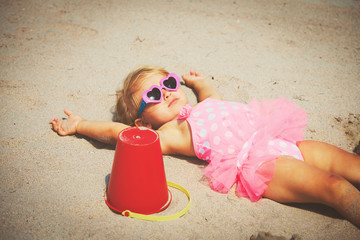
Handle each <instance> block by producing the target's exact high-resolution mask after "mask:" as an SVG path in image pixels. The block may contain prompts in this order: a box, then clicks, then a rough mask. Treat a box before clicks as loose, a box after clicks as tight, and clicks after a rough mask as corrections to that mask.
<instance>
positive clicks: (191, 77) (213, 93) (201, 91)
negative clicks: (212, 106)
mask: <svg viewBox="0 0 360 240" xmlns="http://www.w3.org/2000/svg"><path fill="white" fill-rule="evenodd" d="M182 78H183V79H184V81H185V84H186V86H188V87H191V88H193V89H194V90H195V91H196V92H197V94H198V100H199V102H201V101H203V100H205V99H206V98H209V97H210V98H214V99H219V100H222V97H221V95H220V93H219V92H218V91H217V90H216V89H215V87H214V86H212V85H211V84H210V83H209V82H208V81H206V79H205V77H203V76H202V75H200V74H199V73H197V72H195V71H190V74H185V75H183V76H182Z"/></svg>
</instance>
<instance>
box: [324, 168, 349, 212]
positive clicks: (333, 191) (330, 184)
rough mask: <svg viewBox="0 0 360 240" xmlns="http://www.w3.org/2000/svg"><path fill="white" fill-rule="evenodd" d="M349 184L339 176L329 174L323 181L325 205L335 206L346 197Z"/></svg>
mask: <svg viewBox="0 0 360 240" xmlns="http://www.w3.org/2000/svg"><path fill="white" fill-rule="evenodd" d="M348 185H349V182H348V181H347V180H346V179H344V178H343V177H341V176H340V175H337V174H333V173H329V174H327V175H326V177H325V178H324V179H323V186H324V189H323V190H324V192H323V197H324V199H323V200H324V201H325V203H326V204H327V205H332V206H334V205H337V204H339V203H340V202H341V201H342V199H343V198H344V197H346V189H347V187H348Z"/></svg>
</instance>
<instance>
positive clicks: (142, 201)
mask: <svg viewBox="0 0 360 240" xmlns="http://www.w3.org/2000/svg"><path fill="white" fill-rule="evenodd" d="M106 198H107V200H106V204H107V205H108V206H109V207H110V208H111V209H112V210H114V211H116V212H120V213H121V212H123V211H125V210H129V211H132V212H135V213H141V214H152V213H156V212H160V211H162V210H164V209H165V208H166V207H168V206H169V204H170V202H171V198H172V197H171V193H170V191H169V190H168V187H167V183H166V177H165V169H164V162H163V157H162V153H161V147H160V141H159V135H158V133H157V132H155V131H154V130H152V129H148V128H137V127H132V128H127V129H124V130H123V131H121V132H120V133H119V137H118V141H117V144H116V150H115V156H114V162H113V166H112V170H111V175H110V180H109V185H108V188H107V192H106Z"/></svg>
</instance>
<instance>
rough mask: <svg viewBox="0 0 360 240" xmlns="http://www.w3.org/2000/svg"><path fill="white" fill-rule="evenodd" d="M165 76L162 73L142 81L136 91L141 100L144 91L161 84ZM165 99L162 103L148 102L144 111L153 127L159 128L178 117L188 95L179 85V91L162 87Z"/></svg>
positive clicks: (144, 116) (143, 114) (144, 117)
mask: <svg viewBox="0 0 360 240" xmlns="http://www.w3.org/2000/svg"><path fill="white" fill-rule="evenodd" d="M162 78H164V76H163V75H161V74H155V75H152V76H150V77H148V78H146V79H142V80H141V82H140V88H139V90H138V91H137V92H135V95H136V97H137V98H138V100H139V102H141V101H142V93H143V92H144V91H146V90H149V88H150V87H151V86H152V85H158V86H159V85H160V80H161V79H162ZM162 92H163V100H162V101H161V102H160V103H147V104H146V107H145V109H144V111H143V113H142V115H141V116H142V117H143V119H144V120H145V121H146V122H148V123H150V124H151V125H152V128H154V129H158V128H159V127H161V126H162V125H163V124H165V123H167V122H169V121H172V120H174V119H176V118H177V117H178V115H179V113H180V110H181V109H182V107H184V106H185V105H186V104H187V103H188V100H187V96H186V94H185V92H184V91H183V90H182V88H181V86H179V88H178V90H177V91H167V90H165V89H162Z"/></svg>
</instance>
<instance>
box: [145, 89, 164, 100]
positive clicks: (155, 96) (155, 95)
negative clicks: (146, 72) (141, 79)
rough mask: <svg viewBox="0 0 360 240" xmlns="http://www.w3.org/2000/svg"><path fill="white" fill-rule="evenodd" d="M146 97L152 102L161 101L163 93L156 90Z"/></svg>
mask: <svg viewBox="0 0 360 240" xmlns="http://www.w3.org/2000/svg"><path fill="white" fill-rule="evenodd" d="M146 95H147V97H148V98H149V99H151V100H160V98H161V92H160V90H159V89H158V88H154V89H153V90H151V91H149V92H148V93H147V94H146Z"/></svg>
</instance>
